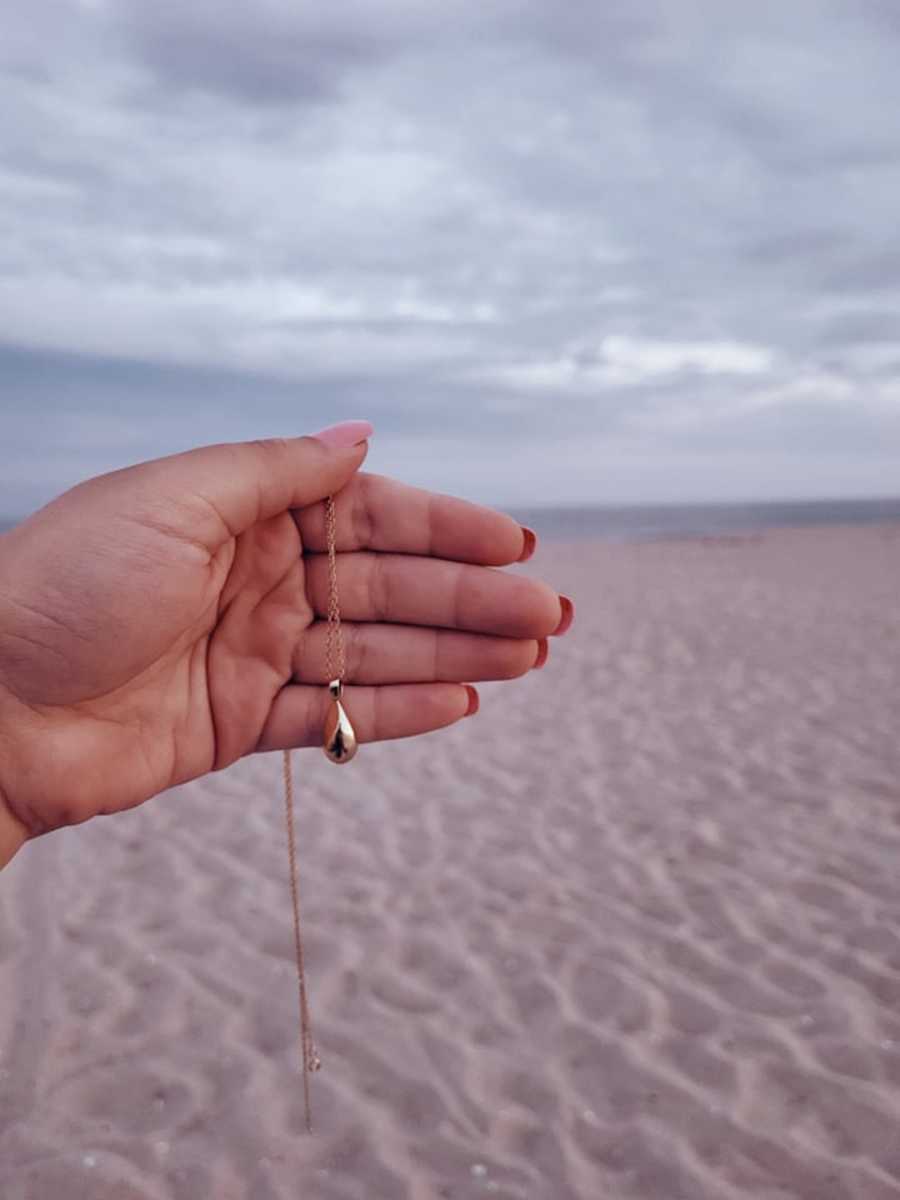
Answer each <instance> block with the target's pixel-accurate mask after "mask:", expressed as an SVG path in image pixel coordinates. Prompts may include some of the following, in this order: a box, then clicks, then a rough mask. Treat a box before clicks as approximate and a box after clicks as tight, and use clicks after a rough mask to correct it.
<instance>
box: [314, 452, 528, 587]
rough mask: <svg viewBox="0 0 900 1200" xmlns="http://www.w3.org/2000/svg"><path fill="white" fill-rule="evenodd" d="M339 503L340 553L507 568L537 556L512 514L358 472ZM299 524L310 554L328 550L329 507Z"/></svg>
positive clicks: (317, 508) (337, 535) (319, 506)
mask: <svg viewBox="0 0 900 1200" xmlns="http://www.w3.org/2000/svg"><path fill="white" fill-rule="evenodd" d="M334 501H335V513H336V517H337V528H336V533H335V545H336V549H337V550H338V551H339V552H344V551H351V550H384V551H387V552H389V553H391V554H421V555H429V556H431V557H433V558H447V559H453V560H455V561H457V562H468V563H477V564H480V565H483V566H491V567H503V566H507V565H508V564H509V563H514V562H524V560H525V559H526V558H529V557H530V556H531V553H532V551H533V550H534V545H535V536H534V534H533V533H532V532H531V530H530V529H525V528H524V527H523V526H522V525H520V524H519V523H518V521H516V520H514V519H513V518H512V517H510V516H508V515H507V514H506V513H501V512H497V511H495V510H494V509H492V508H485V507H483V506H482V505H480V504H472V503H471V502H470V501H468V500H460V499H459V498H458V497H456V496H445V495H443V494H441V493H440V492H429V491H426V490H425V489H424V488H416V487H410V486H409V485H408V484H405V483H398V482H397V480H395V479H388V478H387V477H386V476H384V475H370V474H368V473H366V472H358V473H357V474H355V475H354V476H353V477H352V479H351V480H350V482H349V483H348V484H347V485H346V487H344V488H342V489H341V491H340V492H338V494H337V495H336V496H335V498H334ZM294 520H295V522H296V524H297V528H298V530H299V532H300V537H301V540H302V542H303V546H304V549H307V550H312V551H317V552H324V551H325V550H327V547H328V543H327V538H326V530H325V506H324V504H313V505H310V506H309V507H308V508H302V509H296V510H295V511H294Z"/></svg>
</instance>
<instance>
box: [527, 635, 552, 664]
mask: <svg viewBox="0 0 900 1200" xmlns="http://www.w3.org/2000/svg"><path fill="white" fill-rule="evenodd" d="M549 653H550V644H549V642H548V641H547V639H546V638H538V649H537V658H536V659H535V660H534V662H533V663H532V664H531V669H532V671H539V670H540V669H541V667H542V666H543V665H544V663H545V662H546V661H547V655H548V654H549Z"/></svg>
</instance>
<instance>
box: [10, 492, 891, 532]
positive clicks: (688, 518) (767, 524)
mask: <svg viewBox="0 0 900 1200" xmlns="http://www.w3.org/2000/svg"><path fill="white" fill-rule="evenodd" d="M508 511H511V513H512V515H513V516H514V517H515V518H516V520H518V521H521V522H522V524H524V525H529V526H530V527H531V528H532V529H534V530H535V532H536V533H537V534H539V535H540V536H541V537H543V538H547V539H554V540H561V541H562V540H568V541H579V540H582V539H600V540H602V541H610V542H635V541H647V540H649V541H656V540H659V539H662V538H685V537H716V536H724V535H729V534H741V533H752V532H756V531H760V530H763V529H777V528H784V527H787V526H809V525H866V524H871V523H877V522H882V521H900V497H897V498H887V499H873V500H787V501H767V502H765V503H750V504H653V505H643V504H630V505H622V506H619V505H578V506H558V507H554V506H542V507H534V508H529V507H526V508H513V509H511V510H508ZM18 519H20V518H15V517H7V518H6V519H4V518H2V517H0V533H2V532H3V531H4V530H5V529H9V528H11V527H12V526H13V525H15V524H16V522H17V520H18Z"/></svg>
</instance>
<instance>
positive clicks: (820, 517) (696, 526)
mask: <svg viewBox="0 0 900 1200" xmlns="http://www.w3.org/2000/svg"><path fill="white" fill-rule="evenodd" d="M512 515H513V516H514V517H515V518H516V520H518V521H521V522H522V524H524V525H529V526H530V527H531V528H532V529H534V531H535V532H536V533H537V534H539V535H540V536H541V537H543V538H547V539H550V538H553V539H559V540H572V541H578V540H580V539H600V540H601V541H610V542H636V541H657V540H659V539H662V538H686V537H716V536H719V537H721V536H726V535H729V534H744V533H753V532H758V531H760V530H763V529H778V528H786V527H790V526H809V525H866V524H872V523H877V522H882V521H900V497H897V498H889V499H874V500H787V501H767V502H765V503H749V504H666V505H657V504H654V505H639V504H634V505H627V506H621V507H620V506H607V505H584V506H577V507H574V506H573V507H559V508H517V509H515V510H513V514H512Z"/></svg>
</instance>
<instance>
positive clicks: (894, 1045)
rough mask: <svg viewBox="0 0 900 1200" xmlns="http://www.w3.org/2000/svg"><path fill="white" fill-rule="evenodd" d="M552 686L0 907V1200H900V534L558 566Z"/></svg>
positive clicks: (205, 797)
mask: <svg viewBox="0 0 900 1200" xmlns="http://www.w3.org/2000/svg"><path fill="white" fill-rule="evenodd" d="M516 569H519V570H523V571H526V572H529V573H532V572H533V573H534V574H539V575H541V576H543V577H545V578H547V579H549V580H550V581H551V582H552V583H553V584H554V586H556V587H557V588H559V590H560V591H563V592H565V593H566V594H568V595H570V596H572V597H574V599H575V602H576V605H577V613H578V618H577V622H576V625H575V627H574V629H573V630H572V632H571V633H570V634H569V635H567V636H566V637H565V638H563V639H559V640H555V641H552V643H551V648H550V659H549V662H548V664H547V666H546V667H545V668H544V669H542V670H539V671H534V672H531V673H530V674H529V675H528V676H527V677H526V678H524V679H522V680H518V681H515V682H512V683H489V684H483V685H481V687H480V692H481V711H480V712H479V713H478V715H477V716H476V717H474V718H473V719H471V720H467V721H464V722H462V723H461V724H459V725H458V726H456V727H455V728H453V729H452V730H449V731H445V732H442V733H437V734H432V735H428V736H426V737H423V738H420V739H418V740H415V741H409V742H404V741H399V742H395V743H391V744H386V745H379V746H364V747H363V748H362V750H361V752H360V754H359V756H358V758H357V759H356V760H355V761H354V762H353V763H352V764H350V765H349V766H347V767H346V768H344V769H341V770H335V769H334V767H333V766H332V765H331V764H329V763H328V762H327V761H326V760H325V759H324V757H323V756H322V755H321V754H320V753H318V752H316V751H302V752H298V753H296V754H295V755H294V772H295V779H296V784H297V853H298V863H299V870H300V889H301V899H302V906H303V918H304V930H305V945H306V959H307V972H308V979H309V987H310V1003H311V1010H312V1019H313V1025H314V1029H315V1037H316V1042H317V1045H318V1048H319V1052H320V1055H321V1058H322V1060H323V1069H322V1071H321V1072H320V1073H319V1074H317V1075H316V1076H315V1077H314V1078H313V1079H312V1098H313V1119H314V1132H313V1134H312V1135H307V1134H306V1132H305V1130H304V1114H303V1091H302V1084H301V1079H300V1076H299V1073H298V1067H297V1063H298V1049H297V1037H298V1035H297V984H296V975H295V966H294V957H293V935H292V926H291V913H290V893H289V886H288V874H287V851H286V845H285V829H284V810H283V800H282V794H281V763H280V757H279V755H277V754H274V755H265V756H262V755H261V756H256V757H254V758H251V759H248V760H245V761H243V762H241V763H239V764H237V765H236V766H234V767H232V768H230V769H229V770H227V771H226V772H222V773H219V774H217V775H213V776H210V777H208V778H206V779H204V780H200V781H197V782H195V783H193V784H190V785H188V786H186V787H183V788H179V789H176V790H175V791H172V792H170V793H167V794H166V795H164V796H162V797H160V798H158V799H156V800H154V801H152V802H151V803H149V804H147V805H145V806H144V807H142V808H140V809H138V810H135V811H132V812H129V813H125V814H121V815H118V816H115V817H111V818H105V819H100V820H96V821H94V822H92V823H90V824H89V825H85V826H83V827H81V828H78V829H68V830H64V831H61V832H58V833H55V834H52V835H50V836H48V837H46V838H43V839H40V840H39V841H37V842H35V843H33V844H31V845H28V846H26V847H25V848H24V849H23V850H22V851H21V852H20V853H19V854H18V855H17V857H16V858H15V859H14V860H13V862H12V863H11V864H10V866H9V867H8V868H7V869H6V870H5V871H4V872H3V874H2V876H0V1050H2V1060H0V1194H2V1196H3V1197H4V1200H58V1198H61V1197H65V1198H66V1200H79V1198H81V1197H84V1198H85V1200H87V1198H90V1200H198V1198H200V1197H216V1198H217V1200H288V1198H292V1200H293V1198H296V1197H298V1196H299V1197H302V1198H303V1200H476V1198H482V1197H492V1198H496V1200H526V1198H527V1200H576V1198H577V1200H601V1198H602V1200H625V1198H632V1197H634V1198H640V1200H705V1198H722V1200H729V1198H734V1200H737V1198H739V1197H753V1198H754V1200H776V1198H777V1200H789V1198H791V1200H792V1198H795V1197H796V1198H803V1200H831V1198H834V1200H887V1198H889V1197H898V1196H900V666H898V664H900V655H898V646H900V524H897V523H884V524H877V525H876V524H873V525H870V526H866V527H855V528H851V527H842V526H830V527H829V526H823V527H818V528H811V529H779V530H767V531H760V532H749V533H738V534H728V535H722V536H717V537H696V538H689V539H661V540H655V541H653V540H650V541H645V542H642V543H639V544H611V543H606V542H602V541H597V540H593V541H592V540H584V541H580V542H578V543H567V542H564V541H557V542H553V541H551V542H547V543H544V544H542V545H541V547H540V549H539V552H538V555H537V557H536V558H535V560H534V562H533V564H532V563H529V564H527V565H526V566H524V567H522V568H516Z"/></svg>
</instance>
